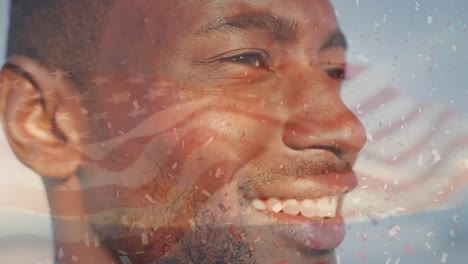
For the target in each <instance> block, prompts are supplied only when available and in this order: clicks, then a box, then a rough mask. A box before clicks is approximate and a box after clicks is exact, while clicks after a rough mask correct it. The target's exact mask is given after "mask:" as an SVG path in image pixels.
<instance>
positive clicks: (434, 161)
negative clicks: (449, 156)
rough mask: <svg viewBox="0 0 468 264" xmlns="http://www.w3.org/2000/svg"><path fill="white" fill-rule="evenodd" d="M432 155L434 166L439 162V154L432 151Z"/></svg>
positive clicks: (434, 150) (435, 150)
mask: <svg viewBox="0 0 468 264" xmlns="http://www.w3.org/2000/svg"><path fill="white" fill-rule="evenodd" d="M432 155H433V156H434V159H433V160H432V163H433V164H435V163H437V162H438V161H440V154H439V152H438V151H437V149H433V150H432Z"/></svg>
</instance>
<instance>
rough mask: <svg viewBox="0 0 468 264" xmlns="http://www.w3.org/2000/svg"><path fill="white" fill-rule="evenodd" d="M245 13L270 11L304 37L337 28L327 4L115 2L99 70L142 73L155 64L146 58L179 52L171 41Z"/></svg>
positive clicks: (289, 0) (280, 0)
mask: <svg viewBox="0 0 468 264" xmlns="http://www.w3.org/2000/svg"><path fill="white" fill-rule="evenodd" d="M249 12H264V13H269V14H272V15H273V16H277V17H281V18H285V19H287V20H289V21H293V22H296V23H298V24H301V25H304V26H301V28H302V29H304V30H302V32H303V33H304V34H303V35H304V36H309V37H312V35H313V37H314V38H317V37H318V38H319V39H322V37H323V38H326V37H327V35H328V34H329V33H330V32H331V31H334V30H335V29H336V28H337V24H336V19H335V15H334V11H333V7H332V6H331V4H330V2H329V1H328V0H175V1H166V0H134V1H125V0H119V1H117V2H116V3H115V5H114V6H113V7H112V9H111V10H110V12H109V13H108V17H107V23H106V25H105V27H104V28H103V37H102V38H103V39H102V42H101V45H102V46H103V47H102V48H101V53H100V58H99V59H98V61H99V60H100V61H99V62H98V65H99V66H98V68H100V69H106V68H107V69H109V67H110V69H112V70H116V68H115V67H116V65H117V67H120V66H118V65H124V66H122V67H126V66H129V65H138V68H139V69H141V70H143V71H145V70H148V69H151V68H152V67H153V66H154V65H152V62H153V60H148V58H161V57H162V56H167V54H169V53H180V50H175V46H176V45H175V43H176V42H178V41H180V39H182V38H183V37H191V36H192V35H193V34H195V33H196V32H199V31H200V30H201V29H203V28H206V27H207V26H209V25H210V24H211V23H213V22H215V21H222V20H223V19H225V18H227V17H230V16H234V15H236V14H240V13H249ZM187 39H188V38H187ZM162 52H164V53H165V54H161V53H162ZM122 62H124V63H122ZM125 65H126V66H125Z"/></svg>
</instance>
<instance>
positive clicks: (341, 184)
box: [244, 170, 357, 250]
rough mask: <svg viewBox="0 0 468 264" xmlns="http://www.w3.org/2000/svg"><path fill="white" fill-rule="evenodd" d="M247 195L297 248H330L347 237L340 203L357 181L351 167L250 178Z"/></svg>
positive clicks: (258, 212) (254, 206)
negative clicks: (262, 180)
mask: <svg viewBox="0 0 468 264" xmlns="http://www.w3.org/2000/svg"><path fill="white" fill-rule="evenodd" d="M251 183H252V185H253V186H251V189H250V190H251V191H253V192H249V193H245V196H244V198H246V199H247V201H249V202H250V204H251V206H252V207H253V208H255V211H256V213H257V214H260V215H264V216H266V217H268V218H269V219H270V220H273V222H274V229H275V230H276V231H277V232H278V233H279V234H280V235H281V236H282V237H283V239H284V240H285V241H287V242H289V243H290V244H292V245H295V246H296V247H297V248H309V249H313V250H330V249H334V248H336V247H337V246H338V245H339V244H340V243H341V242H342V241H343V240H344V237H345V226H344V220H343V217H342V216H341V215H340V211H341V204H342V201H343V198H344V195H345V193H346V192H348V191H350V190H352V189H353V188H354V187H355V186H356V185H357V179H356V175H355V174H354V173H353V172H352V171H351V170H349V171H344V172H328V173H326V174H321V175H313V176H310V177H308V178H305V177H301V178H299V179H290V178H288V179H286V180H285V179H284V178H283V180H273V181H271V182H269V183H267V184H255V182H251Z"/></svg>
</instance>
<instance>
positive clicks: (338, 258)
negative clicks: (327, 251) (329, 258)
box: [336, 255, 341, 264]
mask: <svg viewBox="0 0 468 264" xmlns="http://www.w3.org/2000/svg"><path fill="white" fill-rule="evenodd" d="M336 264H341V257H340V255H336Z"/></svg>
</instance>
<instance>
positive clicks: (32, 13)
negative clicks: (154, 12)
mask: <svg viewBox="0 0 468 264" xmlns="http://www.w3.org/2000/svg"><path fill="white" fill-rule="evenodd" d="M114 2H115V0H12V1H11V7H10V29H9V36H8V44H7V56H11V55H14V54H17V55H23V56H27V57H30V58H32V59H35V60H37V61H39V62H40V63H42V64H44V65H45V66H47V67H49V68H51V69H59V70H62V71H66V72H67V73H69V74H70V77H71V78H72V80H73V81H75V82H76V83H77V84H79V85H89V82H88V81H89V80H90V78H92V76H94V69H95V64H96V61H95V58H96V57H97V55H98V54H99V42H100V38H101V32H102V29H103V26H104V25H105V23H106V17H107V13H108V11H109V10H110V7H111V6H112V4H113V3H114Z"/></svg>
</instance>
